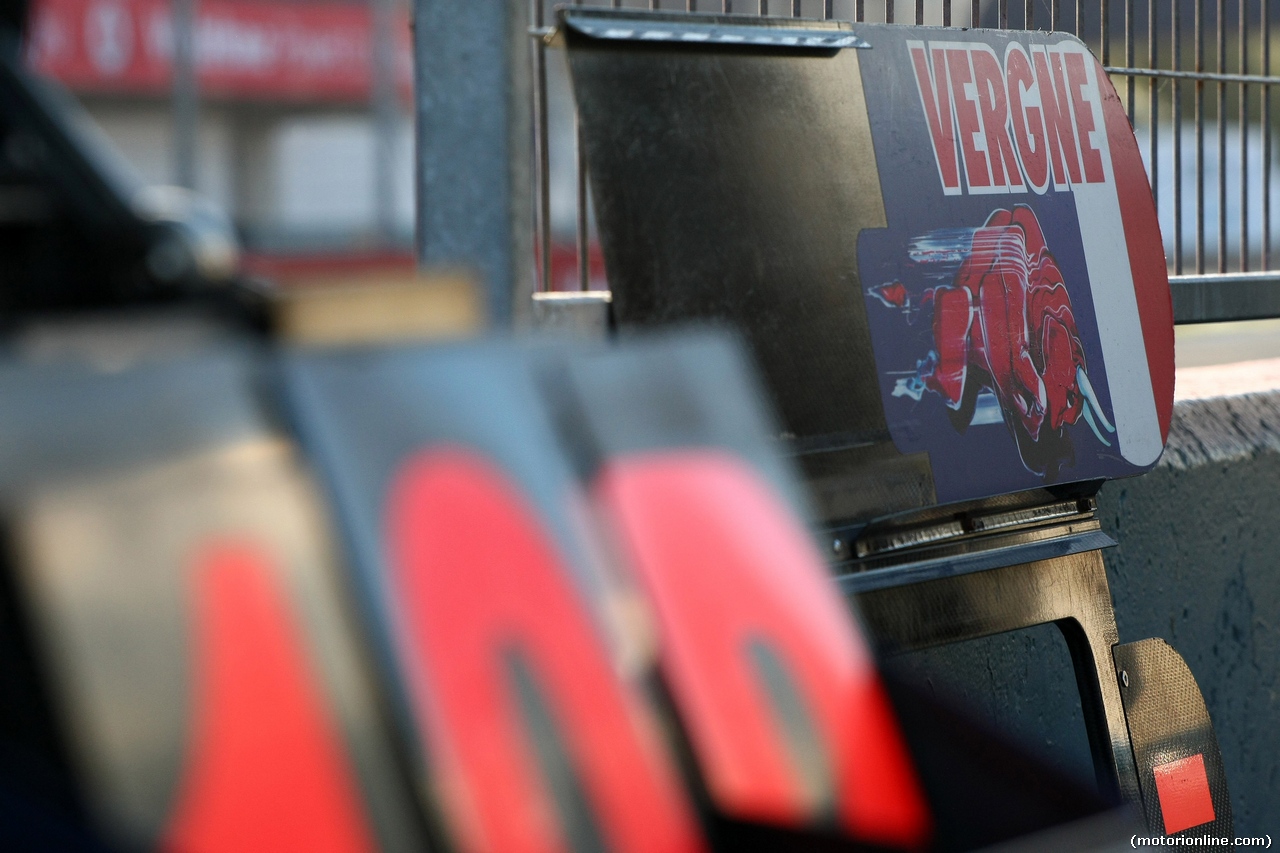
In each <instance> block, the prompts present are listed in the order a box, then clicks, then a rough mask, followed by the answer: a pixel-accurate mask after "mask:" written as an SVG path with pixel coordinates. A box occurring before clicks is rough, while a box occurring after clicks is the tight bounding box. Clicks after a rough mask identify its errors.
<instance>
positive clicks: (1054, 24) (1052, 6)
mask: <svg viewBox="0 0 1280 853" xmlns="http://www.w3.org/2000/svg"><path fill="white" fill-rule="evenodd" d="M1061 21H1062V8H1061V6H1060V5H1059V3H1058V0H1050V2H1049V29H1051V30H1056V29H1058V27H1059V26H1060V25H1061Z"/></svg>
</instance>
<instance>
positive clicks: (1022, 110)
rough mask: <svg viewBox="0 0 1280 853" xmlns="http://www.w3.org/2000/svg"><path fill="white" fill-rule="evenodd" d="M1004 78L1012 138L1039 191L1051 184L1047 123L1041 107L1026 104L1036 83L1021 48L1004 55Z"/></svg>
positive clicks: (1029, 177) (1014, 48)
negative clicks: (1011, 124) (1046, 140)
mask: <svg viewBox="0 0 1280 853" xmlns="http://www.w3.org/2000/svg"><path fill="white" fill-rule="evenodd" d="M1005 80H1006V84H1007V89H1008V92H1009V112H1010V117H1011V119H1012V121H1013V140H1014V142H1016V143H1017V146H1018V157H1019V159H1020V160H1021V161H1022V170H1023V172H1025V173H1026V176H1027V183H1029V184H1031V188H1032V189H1034V190H1035V191H1036V192H1041V193H1042V192H1044V191H1045V189H1046V188H1047V187H1048V185H1049V158H1048V156H1047V155H1046V153H1045V139H1044V124H1043V121H1042V119H1041V118H1040V110H1039V108H1038V107H1033V106H1026V105H1025V104H1024V103H1023V100H1022V99H1023V96H1024V95H1025V94H1026V93H1028V92H1030V91H1031V87H1032V86H1034V85H1035V76H1034V75H1033V73H1032V71H1031V60H1030V58H1029V57H1028V56H1027V54H1026V52H1025V51H1024V50H1022V48H1020V47H1016V46H1015V47H1013V48H1011V49H1010V50H1009V52H1008V53H1007V54H1005Z"/></svg>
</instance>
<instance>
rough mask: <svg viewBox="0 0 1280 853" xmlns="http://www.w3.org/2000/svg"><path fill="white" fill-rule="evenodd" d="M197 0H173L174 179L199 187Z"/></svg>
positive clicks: (189, 187)
mask: <svg viewBox="0 0 1280 853" xmlns="http://www.w3.org/2000/svg"><path fill="white" fill-rule="evenodd" d="M195 23H196V0H173V180H174V183H176V184H178V185H180V186H184V187H187V188H188V189H195V186H196V161H197V158H198V157H199V151H198V146H199V139H198V136H199V125H200V89H199V83H198V82H197V80H196V57H195V53H196V51H195Z"/></svg>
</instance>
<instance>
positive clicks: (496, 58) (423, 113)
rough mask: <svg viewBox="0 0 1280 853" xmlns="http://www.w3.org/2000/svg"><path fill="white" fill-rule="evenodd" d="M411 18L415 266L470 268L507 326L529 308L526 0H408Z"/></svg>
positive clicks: (496, 317) (497, 319) (495, 317)
mask: <svg viewBox="0 0 1280 853" xmlns="http://www.w3.org/2000/svg"><path fill="white" fill-rule="evenodd" d="M413 14H414V20H415V22H416V26H415V28H414V33H413V55H414V63H413V70H414V84H415V85H414V92H415V95H414V98H415V107H416V108H415V129H416V131H417V137H416V144H415V145H414V153H415V166H416V168H415V170H414V175H415V194H416V212H417V217H416V222H415V224H416V229H417V250H418V263H419V264H421V265H422V266H424V267H429V266H433V265H447V266H453V267H458V266H466V267H468V268H470V269H473V270H475V271H476V274H477V276H478V277H479V278H480V279H481V280H482V281H484V282H485V284H486V295H487V296H488V299H487V303H488V314H489V317H490V318H491V320H492V322H493V324H494V326H495V327H496V328H503V327H509V326H510V325H512V324H513V323H514V322H515V321H521V322H523V321H526V320H528V319H529V317H530V315H531V314H532V310H533V292H534V282H533V278H534V275H533V273H534V264H533V263H531V260H532V259H533V257H534V251H533V243H532V237H533V229H532V228H530V224H531V223H530V221H529V220H530V216H529V211H530V210H531V209H532V208H533V206H534V201H533V193H532V192H531V187H530V180H529V179H530V177H531V176H532V173H533V168H532V165H533V163H534V162H535V160H534V154H533V150H532V143H533V140H534V138H535V133H534V129H533V121H532V118H533V117H532V115H531V111H530V107H531V104H530V98H529V93H530V91H531V90H532V89H533V87H534V83H533V80H532V79H531V75H530V71H531V69H532V67H533V61H532V59H531V58H530V53H531V52H532V51H533V48H534V45H533V44H532V43H531V37H530V34H529V0H503V2H496V0H495V2H484V3H467V4H460V3H439V2H436V0H415V2H414V4H413ZM478 113H483V115H484V121H481V122H477V121H476V120H475V116H476V115H477V114H478Z"/></svg>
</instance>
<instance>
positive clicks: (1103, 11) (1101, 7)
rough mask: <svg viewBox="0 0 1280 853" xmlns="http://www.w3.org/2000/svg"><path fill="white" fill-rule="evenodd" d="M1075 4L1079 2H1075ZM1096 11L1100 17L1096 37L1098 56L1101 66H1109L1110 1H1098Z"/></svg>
mask: <svg viewBox="0 0 1280 853" xmlns="http://www.w3.org/2000/svg"><path fill="white" fill-rule="evenodd" d="M1076 2H1077V3H1079V2H1081V0H1076ZM1098 11H1099V14H1100V16H1101V32H1100V34H1099V36H1098V39H1099V45H1098V46H1099V50H1098V56H1099V57H1100V58H1101V59H1102V64H1103V65H1110V64H1111V3H1110V0H1098Z"/></svg>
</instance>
